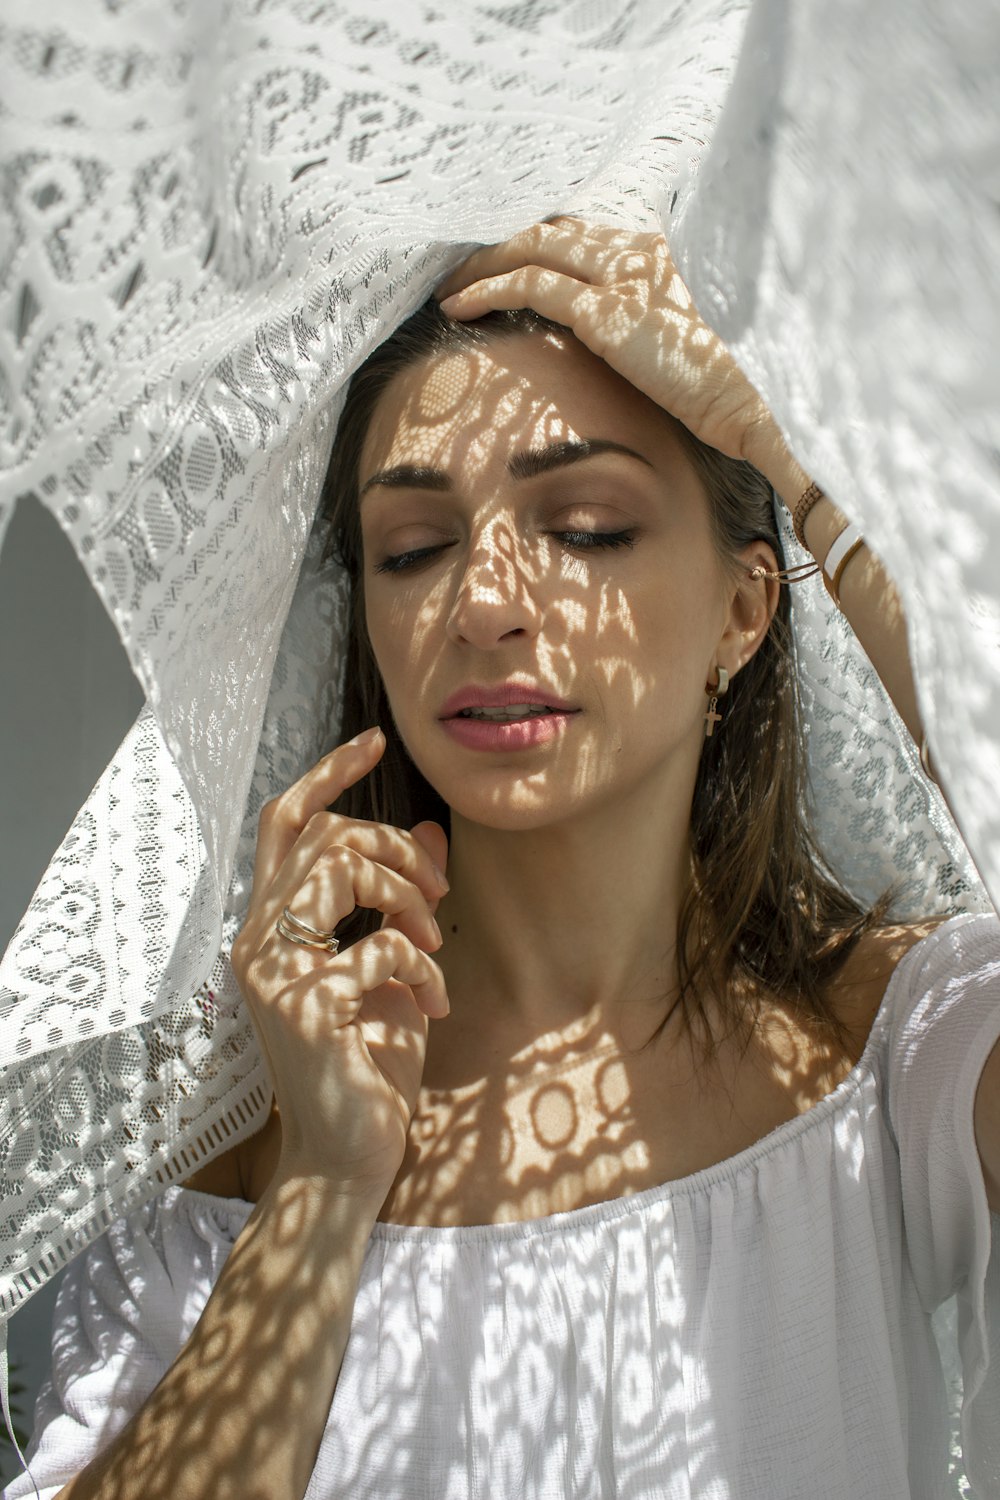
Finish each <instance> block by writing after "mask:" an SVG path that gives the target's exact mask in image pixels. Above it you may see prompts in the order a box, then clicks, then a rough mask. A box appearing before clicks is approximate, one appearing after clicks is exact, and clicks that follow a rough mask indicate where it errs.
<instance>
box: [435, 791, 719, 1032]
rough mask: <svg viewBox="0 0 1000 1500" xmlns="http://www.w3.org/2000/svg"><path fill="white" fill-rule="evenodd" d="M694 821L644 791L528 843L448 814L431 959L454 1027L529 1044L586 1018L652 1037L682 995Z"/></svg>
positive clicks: (685, 803) (684, 806) (682, 807)
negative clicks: (682, 936) (680, 944)
mask: <svg viewBox="0 0 1000 1500" xmlns="http://www.w3.org/2000/svg"><path fill="white" fill-rule="evenodd" d="M671 791H672V793H673V794H672V795H670V794H669V793H670V792H671ZM689 818H690V797H687V798H686V799H685V798H683V797H681V798H678V797H677V796H676V789H675V788H673V789H670V788H663V789H661V791H660V795H659V797H657V795H656V790H655V789H654V790H653V791H652V793H651V790H650V787H649V786H648V784H647V785H645V786H642V787H641V788H638V789H636V791H635V792H634V793H633V794H632V796H631V798H630V799H628V800H627V801H626V803H625V804H624V805H623V801H622V799H621V798H618V799H616V800H615V801H614V802H613V803H612V804H609V805H607V806H604V807H599V808H596V809H591V810H590V811H588V813H587V814H586V816H584V817H579V818H574V819H572V820H568V821H566V822H563V823H560V824H557V825H554V826H548V827H545V828H542V829H537V830H532V831H528V832H509V831H500V830H497V829H492V828H487V827H484V826H482V825H481V824H475V823H470V822H467V821H465V820H464V819H462V818H460V817H457V816H456V817H453V820H452V831H451V833H452V836H451V849H450V854H449V861H448V878H449V880H450V882H451V890H450V892H449V893H448V895H447V896H446V897H445V899H444V901H442V903H441V905H440V907H439V909H438V913H437V916H438V921H439V924H440V926H441V930H442V933H443V934H444V940H445V941H444V946H443V947H442V949H441V950H440V952H439V953H438V954H437V955H436V957H437V960H438V962H439V963H440V964H441V967H442V970H443V971H444V974H445V979H446V981H447V984H448V992H449V997H450V999H451V1004H452V1017H451V1019H450V1020H449V1022H448V1025H449V1027H454V1029H455V1031H456V1032H457V1031H458V1029H459V1027H462V1028H463V1029H464V1028H465V1027H466V1026H468V1025H474V1027H475V1029H476V1031H477V1033H478V1034H480V1035H486V1034H492V1033H494V1032H495V1031H501V1032H503V1033H504V1034H505V1035H510V1036H513V1037H515V1038H517V1037H521V1038H534V1037H537V1036H541V1035H543V1034H545V1033H547V1032H550V1031H554V1030H558V1031H564V1030H565V1029H566V1028H567V1027H569V1026H571V1025H573V1023H574V1022H578V1021H584V1020H585V1021H586V1022H587V1023H588V1025H590V1026H593V1025H594V1024H597V1025H599V1026H600V1025H606V1026H607V1027H608V1029H610V1030H612V1031H614V1032H616V1033H617V1032H621V1033H623V1034H624V1031H626V1030H627V1031H629V1032H630V1033H631V1034H632V1035H633V1036H638V1035H639V1033H640V1032H641V1033H642V1038H641V1039H642V1040H644V1039H645V1038H646V1037H647V1036H648V1035H649V1034H650V1033H651V1032H652V1031H653V1029H654V1028H655V1027H656V1025H657V1024H658V1023H659V1021H661V1020H662V1019H663V1018H664V1016H666V1015H667V1014H668V1012H669V1010H670V1009H671V1007H672V1006H673V1004H674V1000H675V998H676V985H677V964H676V952H675V950H676V937H677V921H678V915H679V912H680V907H681V902H682V901H683V898H684V895H685V892H686V890H687V886H688V880H689V869H690V852H689V844H688V824H689ZM456 1023H457V1024H456Z"/></svg>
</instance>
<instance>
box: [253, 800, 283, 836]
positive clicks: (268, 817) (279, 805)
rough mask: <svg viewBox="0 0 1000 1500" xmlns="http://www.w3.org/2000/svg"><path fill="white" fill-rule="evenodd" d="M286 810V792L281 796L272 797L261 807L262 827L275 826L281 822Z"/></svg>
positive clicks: (260, 818)
mask: <svg viewBox="0 0 1000 1500" xmlns="http://www.w3.org/2000/svg"><path fill="white" fill-rule="evenodd" d="M285 810H286V804H285V800H284V793H282V794H281V796H279V797H270V798H269V799H268V800H267V801H266V802H265V803H264V804H263V806H262V807H261V810H260V817H259V818H258V824H259V826H260V827H261V828H273V827H274V825H275V823H277V822H279V821H280V820H281V818H282V816H283V814H284V812H285Z"/></svg>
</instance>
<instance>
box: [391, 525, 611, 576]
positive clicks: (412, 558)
mask: <svg viewBox="0 0 1000 1500" xmlns="http://www.w3.org/2000/svg"><path fill="white" fill-rule="evenodd" d="M548 534H549V536H554V537H555V538H556V540H557V541H559V542H562V544H563V546H565V547H571V548H574V549H575V550H576V551H578V552H597V551H598V550H600V549H603V548H606V547H607V548H614V547H633V546H634V545H635V530H634V528H629V529H628V530H625V531H550V532H549V533H548ZM451 545H452V544H451V543H450V542H442V543H440V544H439V545H438V546H436V547H415V548H414V549H413V550H412V551H411V552H398V553H397V554H396V555H395V556H394V557H387V558H386V559H385V560H384V561H383V562H380V563H377V564H376V566H375V572H376V573H404V572H406V571H407V569H409V568H415V567H417V566H418V565H419V564H420V563H422V562H426V561H428V559H429V558H431V557H433V556H434V555H435V554H436V553H438V552H443V551H444V550H445V548H446V547H448V546H451Z"/></svg>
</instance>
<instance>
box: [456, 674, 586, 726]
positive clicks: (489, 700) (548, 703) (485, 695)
mask: <svg viewBox="0 0 1000 1500" xmlns="http://www.w3.org/2000/svg"><path fill="white" fill-rule="evenodd" d="M512 703H540V704H542V705H543V706H544V707H545V708H554V709H556V710H558V711H559V712H560V713H576V712H578V710H577V709H575V708H574V707H573V705H572V704H571V703H567V702H566V701H565V700H564V699H563V698H559V697H557V696H556V695H555V694H554V693H549V692H546V691H545V689H544V688H536V687H529V686H526V685H525V684H524V683H517V682H501V683H499V684H498V686H497V687H478V686H477V685H476V684H475V683H472V684H470V685H469V686H468V687H463V688H459V689H458V691H457V692H455V693H452V695H451V697H450V698H448V699H447V700H446V702H445V703H444V705H443V706H442V708H441V711H440V713H439V714H438V718H439V719H451V718H452V717H453V716H454V715H455V714H457V713H460V712H461V710H462V709H463V708H509V707H510V705H511V704H512ZM463 722H468V721H463ZM533 722H537V721H533Z"/></svg>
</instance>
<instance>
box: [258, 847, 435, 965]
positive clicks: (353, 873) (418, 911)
mask: <svg viewBox="0 0 1000 1500" xmlns="http://www.w3.org/2000/svg"><path fill="white" fill-rule="evenodd" d="M286 906H287V908H288V910H289V911H290V912H291V913H292V915H293V916H294V917H296V918H298V920H299V921H300V922H305V923H306V924H307V925H308V926H309V927H312V928H315V929H316V930H317V931H318V932H332V931H333V930H334V928H335V927H337V925H338V924H339V923H340V922H342V921H343V920H344V918H345V917H348V916H350V914H351V912H352V911H353V910H354V908H355V907H356V906H363V907H365V908H366V909H368V910H369V911H379V912H381V913H382V914H383V916H386V917H389V918H391V919H392V923H393V926H394V927H396V928H398V930H399V931H400V932H404V933H405V934H406V935H407V937H409V938H410V939H411V940H412V941H413V942H414V943H416V944H417V945H418V946H419V947H421V948H423V949H424V950H425V951H427V952H430V953H434V952H436V951H437V949H438V948H440V946H441V933H440V930H439V928H438V925H437V923H436V922H435V920H434V918H433V916H432V915H431V913H430V911H429V910H428V906H427V901H426V899H425V898H424V896H423V895H422V893H421V892H420V891H419V890H418V889H417V887H416V886H415V885H414V884H413V882H412V881H410V880H407V879H405V877H404V876H402V875H397V874H396V872H395V870H389V869H386V867H385V865H380V864H378V863H376V862H375V861H374V860H370V859H366V858H365V857H364V855H362V854H358V852H357V851H356V850H355V849H350V848H348V847H347V846H346V845H344V844H334V845H332V846H331V847H330V848H327V849H324V850H323V851H322V852H321V853H320V854H319V857H318V858H317V859H316V861H315V863H314V864H313V866H312V868H311V869H310V870H309V871H308V873H307V874H306V876H305V879H304V880H301V881H300V880H299V878H298V872H296V871H292V870H288V869H287V867H286V868H283V869H282V874H281V877H280V878H279V879H278V880H276V881H275V883H274V885H273V886H272V887H271V889H270V890H269V891H268V893H267V896H266V897H265V898H264V899H263V900H262V902H261V904H260V908H259V910H258V912H257V913H256V914H255V918H254V926H255V928H256V930H257V932H258V933H259V935H260V939H261V943H262V945H263V946H267V945H268V944H269V943H270V944H271V945H272V946H274V945H276V944H281V945H282V948H287V949H289V950H291V951H290V952H289V953H288V954H286V955H285V957H286V958H287V959H288V960H289V961H291V960H292V955H293V954H294V962H295V966H296V971H297V972H301V971H303V970H304V971H308V970H309V969H310V968H315V964H316V959H317V956H318V957H319V959H321V960H322V959H324V958H326V957H327V954H326V952H325V950H324V949H322V948H312V947H309V946H304V945H302V944H300V943H295V942H293V941H292V940H291V939H289V938H286V937H284V936H283V935H282V934H281V933H279V932H278V931H277V926H276V924H277V921H278V918H279V917H280V916H281V913H282V912H283V911H284V909H285V907H286Z"/></svg>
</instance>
